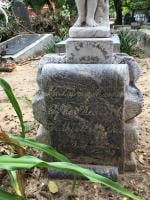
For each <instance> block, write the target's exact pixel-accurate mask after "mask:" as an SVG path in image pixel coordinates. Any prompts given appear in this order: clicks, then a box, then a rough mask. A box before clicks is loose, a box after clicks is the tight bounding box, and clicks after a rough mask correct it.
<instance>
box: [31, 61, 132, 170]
mask: <svg viewBox="0 0 150 200" xmlns="http://www.w3.org/2000/svg"><path fill="white" fill-rule="evenodd" d="M39 76H40V77H39V79H40V80H41V84H40V89H41V90H42V93H41V94H42V95H43V96H44V101H45V103H44V104H45V110H46V117H44V120H45V122H44V123H43V119H40V117H38V115H39V112H38V111H36V110H34V116H35V118H36V119H37V120H39V122H40V123H42V124H44V127H45V129H46V130H48V131H49V133H50V137H51V139H50V143H51V144H52V146H53V147H55V148H56V149H57V150H58V151H60V152H62V153H65V154H67V155H68V156H69V157H70V158H71V159H73V160H74V161H76V162H78V163H84V164H86V163H88V164H90V163H95V164H99V163H101V164H104V165H107V164H108V165H109V164H111V165H112V164H114V165H118V166H120V165H121V164H120V163H122V162H121V160H123V148H124V145H123V144H124V142H123V140H124V138H123V135H124V127H123V113H124V111H123V106H124V99H125V93H124V91H125V88H126V86H127V85H128V84H129V77H128V67H127V66H126V65H100V64H95V65H94V64H91V65H90V64H47V65H44V66H43V68H42V70H41V73H40V74H39ZM33 109H34V107H33ZM64 138H65V139H64ZM122 164H123V163H122Z"/></svg>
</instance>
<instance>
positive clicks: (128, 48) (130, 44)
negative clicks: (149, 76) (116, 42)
mask: <svg viewBox="0 0 150 200" xmlns="http://www.w3.org/2000/svg"><path fill="white" fill-rule="evenodd" d="M117 33H118V35H119V38H120V45H121V46H120V50H121V52H124V53H127V54H129V55H131V54H132V52H133V49H134V47H135V45H136V44H137V38H136V36H135V35H133V34H131V32H129V31H128V30H124V29H122V30H119V31H118V32H117Z"/></svg>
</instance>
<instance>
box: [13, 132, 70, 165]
mask: <svg viewBox="0 0 150 200" xmlns="http://www.w3.org/2000/svg"><path fill="white" fill-rule="evenodd" d="M10 137H12V138H13V139H15V140H17V141H18V142H19V143H20V144H21V145H24V146H27V147H32V148H34V149H37V150H38V151H40V152H43V153H46V154H47V155H49V156H51V157H53V158H55V159H56V160H58V161H62V162H71V161H70V160H69V159H68V158H67V157H66V156H64V155H62V154H60V153H59V152H57V151H56V150H55V149H54V148H52V147H50V146H48V145H46V144H41V143H39V142H37V141H35V140H29V139H25V138H22V137H18V136H15V135H10Z"/></svg>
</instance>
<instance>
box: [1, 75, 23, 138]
mask: <svg viewBox="0 0 150 200" xmlns="http://www.w3.org/2000/svg"><path fill="white" fill-rule="evenodd" d="M0 86H1V87H2V88H3V90H4V91H5V93H6V95H7V97H8V98H9V101H10V103H11V104H12V106H13V108H14V110H15V112H16V114H17V116H18V118H19V121H20V126H21V128H22V132H21V136H22V137H25V126H24V122H23V115H22V111H21V108H20V106H19V104H18V102H17V99H16V97H15V95H14V94H13V91H12V89H11V86H10V85H9V84H8V83H7V82H6V81H5V80H4V79H2V78H0Z"/></svg>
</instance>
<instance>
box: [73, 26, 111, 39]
mask: <svg viewBox="0 0 150 200" xmlns="http://www.w3.org/2000/svg"><path fill="white" fill-rule="evenodd" d="M69 37H70V38H109V37H110V27H109V26H104V25H103V26H96V27H92V28H91V27H89V26H84V27H74V26H73V27H71V28H70V30H69Z"/></svg>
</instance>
